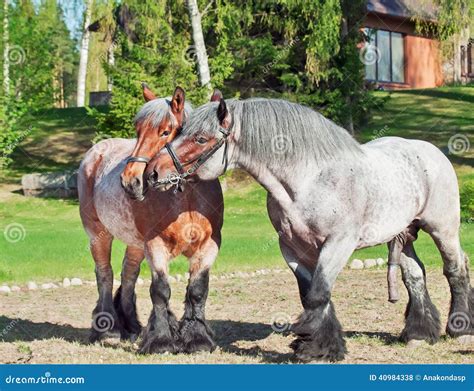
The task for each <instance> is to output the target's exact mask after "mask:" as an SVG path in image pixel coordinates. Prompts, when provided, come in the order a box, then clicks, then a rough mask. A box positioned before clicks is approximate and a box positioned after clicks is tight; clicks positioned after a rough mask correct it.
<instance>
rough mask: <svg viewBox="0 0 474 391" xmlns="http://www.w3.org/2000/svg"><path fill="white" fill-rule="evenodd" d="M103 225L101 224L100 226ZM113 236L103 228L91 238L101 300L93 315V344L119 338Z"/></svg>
mask: <svg viewBox="0 0 474 391" xmlns="http://www.w3.org/2000/svg"><path fill="white" fill-rule="evenodd" d="M100 225H101V224H100ZM112 240H113V237H112V235H111V234H110V233H109V232H108V231H107V230H106V228H105V227H103V226H102V229H101V230H100V231H98V233H97V234H96V235H95V236H92V237H91V240H90V247H91V253H92V256H93V258H94V261H95V274H96V279H97V289H98V291H99V300H98V301H97V305H96V307H95V309H94V311H93V313H92V329H91V336H90V340H91V342H95V341H97V340H99V339H104V338H110V337H112V338H119V337H120V334H119V332H118V329H119V321H118V318H117V314H116V312H115V309H114V306H113V300H112V290H113V283H114V276H113V271H112V265H111V264H110V253H111V249H112Z"/></svg>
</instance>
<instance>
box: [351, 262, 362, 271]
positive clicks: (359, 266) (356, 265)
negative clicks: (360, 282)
mask: <svg viewBox="0 0 474 391" xmlns="http://www.w3.org/2000/svg"><path fill="white" fill-rule="evenodd" d="M350 268H351V269H354V270H360V269H363V268H364V262H362V261H361V260H360V259H353V260H352V262H351V266H350Z"/></svg>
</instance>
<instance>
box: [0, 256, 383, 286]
mask: <svg viewBox="0 0 474 391" xmlns="http://www.w3.org/2000/svg"><path fill="white" fill-rule="evenodd" d="M385 263H386V261H385V259H383V258H378V259H366V260H364V261H362V260H360V259H354V260H352V262H351V263H350V266H349V267H350V268H351V269H364V268H371V267H374V266H383V265H384V264H385ZM279 273H291V272H290V270H288V269H285V270H283V269H261V270H257V271H254V272H250V273H247V272H235V273H228V274H221V275H219V276H218V275H214V274H211V275H210V277H209V278H210V280H211V281H216V280H226V279H232V278H254V277H257V276H264V275H268V274H279ZM188 279H189V273H185V274H184V275H182V274H176V275H175V276H168V281H169V282H170V283H176V282H183V281H187V280H188ZM147 282H148V283H149V282H150V281H149V280H148V281H147ZM144 283H145V280H143V279H142V278H140V277H139V278H138V279H137V285H143V284H144ZM81 285H96V282H95V281H83V280H81V279H80V278H77V277H74V278H71V279H69V278H67V277H66V278H64V279H63V281H62V282H59V283H54V282H47V283H44V284H39V285H38V284H37V283H36V282H34V281H30V282H28V283H27V284H26V286H25V287H23V288H22V287H20V286H18V285H12V286H11V287H10V286H8V285H6V284H4V285H2V286H0V293H11V292H20V291H25V290H28V291H34V290H37V289H57V288H60V287H63V288H68V287H71V286H81ZM114 285H120V281H118V280H114Z"/></svg>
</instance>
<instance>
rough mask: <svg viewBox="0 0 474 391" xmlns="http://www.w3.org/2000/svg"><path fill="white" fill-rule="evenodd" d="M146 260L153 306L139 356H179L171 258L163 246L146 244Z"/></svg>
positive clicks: (160, 244)
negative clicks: (170, 305)
mask: <svg viewBox="0 0 474 391" xmlns="http://www.w3.org/2000/svg"><path fill="white" fill-rule="evenodd" d="M146 257H147V260H148V262H149V263H150V268H151V275H152V278H151V286H150V297H151V301H152V303H153V308H152V310H151V314H150V318H149V319H148V325H147V326H146V328H145V330H144V332H143V339H142V341H141V343H140V350H139V352H140V353H142V354H144V353H164V352H171V353H176V352H178V351H179V340H178V321H177V320H176V317H175V316H174V314H173V313H172V312H171V309H170V308H169V300H170V296H171V289H170V285H169V283H168V261H169V259H170V255H169V254H168V252H167V250H166V247H165V246H164V244H163V243H155V244H149V243H147V249H146Z"/></svg>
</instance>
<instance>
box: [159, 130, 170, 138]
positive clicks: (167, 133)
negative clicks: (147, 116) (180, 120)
mask: <svg viewBox="0 0 474 391" xmlns="http://www.w3.org/2000/svg"><path fill="white" fill-rule="evenodd" d="M161 135H162V136H163V137H168V136H169V135H170V132H169V131H167V130H165V131H164V132H163V133H162V134H161Z"/></svg>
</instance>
